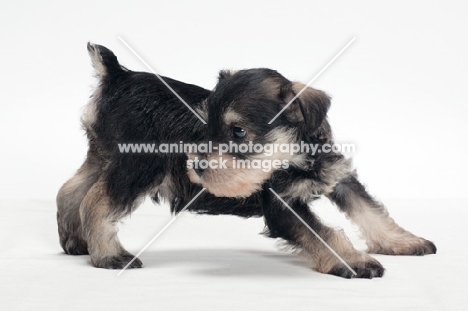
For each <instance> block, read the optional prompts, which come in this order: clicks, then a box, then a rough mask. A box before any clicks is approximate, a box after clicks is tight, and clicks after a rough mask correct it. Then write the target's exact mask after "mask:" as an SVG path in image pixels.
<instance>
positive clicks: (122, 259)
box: [80, 174, 142, 269]
mask: <svg viewBox="0 0 468 311" xmlns="http://www.w3.org/2000/svg"><path fill="white" fill-rule="evenodd" d="M126 210H127V211H128V210H129V209H126ZM125 215H126V213H121V212H116V209H115V206H114V203H113V201H112V199H111V197H110V196H109V192H108V189H107V182H106V178H105V175H104V174H103V175H102V176H101V177H100V178H99V180H98V181H97V182H96V183H95V184H94V185H93V186H92V187H91V189H89V191H88V193H87V194H86V197H85V198H84V200H83V202H81V207H80V216H81V221H82V224H83V236H84V238H85V240H86V241H87V243H88V251H89V254H90V257H91V263H92V264H93V265H94V266H95V267H98V268H106V269H122V268H123V267H125V265H127V263H129V262H130V261H131V260H132V259H133V255H132V254H130V253H129V252H127V251H126V250H125V249H124V248H123V246H122V245H121V244H120V242H119V239H118V237H117V227H116V225H117V222H118V221H119V220H120V219H121V218H122V217H124V216H125ZM141 266H142V263H141V261H140V260H139V259H138V258H136V259H135V260H134V261H133V262H132V264H131V265H130V266H129V267H128V268H140V267H141Z"/></svg>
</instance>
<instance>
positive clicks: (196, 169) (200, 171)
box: [194, 167, 205, 177]
mask: <svg viewBox="0 0 468 311" xmlns="http://www.w3.org/2000/svg"><path fill="white" fill-rule="evenodd" d="M194 171H195V173H197V175H198V176H199V177H202V175H203V172H204V171H205V169H204V168H200V167H196V168H194Z"/></svg>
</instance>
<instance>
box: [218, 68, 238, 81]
mask: <svg viewBox="0 0 468 311" xmlns="http://www.w3.org/2000/svg"><path fill="white" fill-rule="evenodd" d="M236 72H237V70H221V71H220V72H219V75H218V81H221V80H224V79H229V78H230V77H232V76H233V75H235V74H236Z"/></svg>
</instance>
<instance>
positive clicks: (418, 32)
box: [0, 1, 468, 199]
mask: <svg viewBox="0 0 468 311" xmlns="http://www.w3.org/2000/svg"><path fill="white" fill-rule="evenodd" d="M125 3H128V1H112V2H111V1H109V2H106V3H99V2H96V1H80V3H79V4H78V3H76V4H74V5H70V4H66V3H65V2H63V3H62V2H55V1H41V2H36V1H28V2H18V1H17V2H15V3H13V1H8V2H7V1H2V4H1V6H2V8H1V10H0V24H1V27H0V34H1V36H0V37H1V39H2V43H1V57H0V64H1V65H0V67H1V70H2V74H1V75H0V85H1V90H2V91H1V92H0V103H1V105H2V106H1V116H0V133H1V134H0V146H1V157H2V161H0V172H1V173H0V199H53V198H54V197H55V194H56V191H57V190H58V188H59V187H60V185H61V184H62V183H63V182H65V180H66V179H67V178H69V177H70V176H71V175H72V174H73V172H74V170H76V169H77V168H78V166H79V165H80V164H81V162H82V160H83V159H84V156H85V153H86V140H85V138H84V133H83V131H82V130H81V129H80V124H79V118H80V115H81V113H82V110H83V107H84V105H85V104H86V102H87V100H88V97H89V95H90V92H91V86H92V85H93V83H94V80H93V78H92V69H91V65H90V61H89V58H88V55H87V52H86V42H87V41H92V42H95V43H99V44H103V45H105V46H107V47H109V48H110V49H111V50H113V51H114V52H115V53H116V55H117V56H118V57H119V60H120V61H121V62H122V63H123V64H125V65H126V66H128V67H129V68H130V69H133V70H144V71H147V69H146V68H145V67H144V66H143V65H142V64H141V63H140V62H139V61H138V60H137V59H136V58H135V57H134V56H133V55H132V54H131V52H130V51H128V50H127V48H126V47H125V46H124V45H123V44H122V43H121V42H120V41H119V40H118V39H117V37H118V36H122V37H123V38H124V39H125V40H127V41H128V42H129V44H130V45H132V46H133V47H134V49H135V50H136V51H138V52H139V53H140V54H141V55H142V56H143V57H144V58H145V59H146V61H147V62H148V63H149V64H151V66H152V67H153V68H154V69H155V70H156V71H158V72H159V73H161V74H163V75H166V76H170V77H172V78H175V79H179V80H182V81H185V82H189V83H195V84H199V85H201V86H204V87H206V88H212V87H213V86H214V84H215V79H216V76H217V72H218V71H219V70H220V69H222V68H233V69H241V68H249V67H270V68H273V69H276V70H278V71H279V72H281V73H282V74H284V75H285V76H286V77H288V78H290V79H295V80H300V81H302V82H305V83H306V82H308V81H309V80H310V79H311V78H312V77H313V76H314V75H315V74H316V73H317V72H318V71H319V70H320V69H321V68H322V67H323V66H324V65H325V64H326V63H327V62H328V61H329V60H330V59H331V58H332V57H333V56H334V54H336V53H337V52H338V51H339V50H340V49H341V47H342V46H344V45H345V44H346V43H347V42H348V41H349V40H350V39H351V38H352V37H354V36H355V37H356V41H355V42H354V43H353V44H352V45H351V46H350V48H349V49H348V50H347V51H346V52H345V53H344V54H343V55H342V56H341V57H340V58H339V59H338V60H337V61H336V62H335V63H333V65H332V66H330V67H329V68H328V70H326V71H325V72H324V73H323V74H322V75H321V76H320V77H319V79H317V80H316V82H315V83H314V84H313V86H314V87H316V88H320V89H323V90H325V91H327V92H328V93H330V94H331V95H332V96H333V103H332V108H331V111H330V114H329V116H330V120H331V123H332V126H333V127H334V130H335V135H336V138H337V139H338V141H342V142H353V143H356V145H357V149H358V152H357V154H355V156H354V158H355V162H354V163H355V165H356V167H358V170H359V172H360V175H361V179H362V180H363V181H364V182H365V183H366V184H368V185H369V187H370V189H371V192H372V193H373V194H375V195H377V196H378V197H381V198H403V199H404V198H466V197H467V194H466V191H465V187H466V182H465V180H466V177H465V176H466V175H467V173H468V169H467V167H466V165H465V163H464V157H465V154H466V151H468V150H467V146H466V144H465V142H466V135H467V132H468V122H467V121H466V118H467V112H468V106H467V104H468V103H467V96H466V83H467V82H468V79H467V74H466V72H467V71H468V58H467V55H468V43H467V30H468V27H467V22H466V13H467V12H468V10H467V9H468V6H467V3H466V2H464V1H431V2H428V1H392V2H389V3H387V4H382V3H378V4H377V3H376V2H374V1H367V2H360V3H359V4H356V3H351V2H349V1H326V2H325V1H320V2H318V1H257V2H253V1H231V2H229V3H224V2H220V1H203V2H201V1H132V2H131V4H130V5H129V4H125Z"/></svg>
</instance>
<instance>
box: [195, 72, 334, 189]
mask: <svg viewBox="0 0 468 311" xmlns="http://www.w3.org/2000/svg"><path fill="white" fill-rule="evenodd" d="M329 106H330V99H329V97H328V96H327V95H326V94H325V93H324V92H322V91H319V90H316V89H313V88H311V87H307V86H305V85H304V84H302V83H299V82H292V81H289V80H288V79H286V78H285V77H283V76H282V75H281V74H279V73H278V72H276V71H274V70H270V69H249V70H241V71H236V72H231V71H221V72H220V75H219V82H218V84H217V85H216V87H215V89H214V91H213V92H212V94H211V95H210V96H209V97H208V98H207V99H206V102H205V105H204V106H203V107H204V111H200V114H201V115H203V116H205V118H207V121H208V125H207V137H206V139H207V141H211V142H212V144H213V146H214V148H213V149H214V150H212V152H211V153H210V152H207V153H205V152H204V153H200V152H199V153H195V154H189V160H192V161H195V162H193V163H194V164H195V165H194V166H193V167H194V168H192V169H189V177H190V179H191V181H192V182H194V183H198V184H201V185H202V186H203V187H205V188H207V190H208V191H209V192H211V193H213V194H214V195H216V196H227V197H247V196H250V195H251V194H252V193H254V192H255V191H257V190H259V189H260V188H261V185H262V184H263V183H264V182H265V181H266V180H267V179H269V178H270V177H271V174H272V173H273V172H274V171H275V170H277V169H285V168H287V167H288V166H289V165H298V164H300V162H301V161H304V159H305V155H304V154H300V153H297V152H296V153H294V154H291V152H289V150H288V151H285V149H284V148H283V149H281V146H282V145H283V146H286V145H291V144H297V143H298V142H300V141H301V140H305V141H310V138H311V137H313V136H314V135H316V132H317V131H318V129H319V128H320V126H321V124H322V123H323V121H324V119H325V118H326V114H327V110H328V108H329ZM281 111H282V112H281ZM280 112H281V113H280ZM279 113H280V114H279ZM278 114H279V115H278ZM273 119H274V120H273ZM272 120H273V122H271V121H272ZM226 145H227V146H228V147H229V148H228V150H226ZM236 146H237V148H236ZM261 146H263V149H261ZM275 146H276V147H275ZM216 148H218V149H217V150H216ZM267 148H268V150H267ZM220 149H222V151H223V152H222V154H221V155H220V151H221V150H220ZM197 164H203V165H197Z"/></svg>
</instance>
